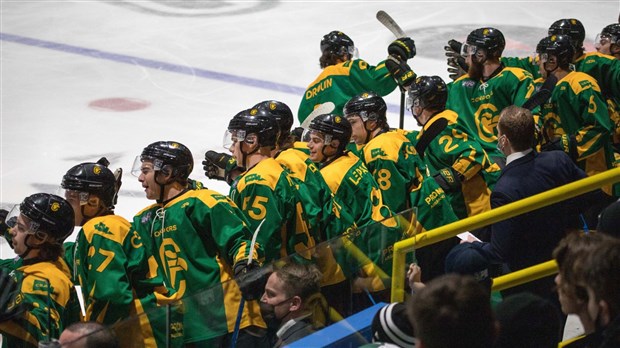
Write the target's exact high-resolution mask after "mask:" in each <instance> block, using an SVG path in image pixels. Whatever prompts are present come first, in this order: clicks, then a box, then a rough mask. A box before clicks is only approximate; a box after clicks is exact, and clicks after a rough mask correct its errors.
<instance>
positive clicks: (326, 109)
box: [301, 102, 342, 129]
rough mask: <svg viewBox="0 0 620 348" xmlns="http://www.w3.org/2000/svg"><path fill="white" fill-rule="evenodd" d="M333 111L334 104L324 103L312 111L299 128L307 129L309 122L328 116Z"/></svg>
mask: <svg viewBox="0 0 620 348" xmlns="http://www.w3.org/2000/svg"><path fill="white" fill-rule="evenodd" d="M334 110H336V104H334V103H333V102H325V103H323V104H319V105H317V106H316V107H315V108H314V110H312V112H311V113H310V115H308V117H306V119H305V120H304V121H303V122H302V123H301V128H303V129H308V126H310V122H312V120H314V119H315V118H316V117H317V116H319V115H323V114H329V113H331V112H332V111H334ZM341 111H342V110H341Z"/></svg>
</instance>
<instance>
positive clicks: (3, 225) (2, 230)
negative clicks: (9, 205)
mask: <svg viewBox="0 0 620 348" xmlns="http://www.w3.org/2000/svg"><path fill="white" fill-rule="evenodd" d="M8 214H9V212H8V211H7V210H6V209H0V235H2V236H3V237H4V238H5V239H6V241H7V242H8V243H9V246H10V247H11V249H13V238H12V237H11V234H10V233H9V230H10V229H11V228H10V227H9V225H8V224H7V221H6V216H7V215H8Z"/></svg>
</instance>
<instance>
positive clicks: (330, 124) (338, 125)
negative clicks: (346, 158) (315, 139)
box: [308, 114, 352, 152]
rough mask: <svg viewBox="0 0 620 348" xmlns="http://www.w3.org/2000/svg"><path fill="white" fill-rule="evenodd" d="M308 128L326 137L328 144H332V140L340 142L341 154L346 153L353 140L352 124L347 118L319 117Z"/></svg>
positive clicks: (326, 115)
mask: <svg viewBox="0 0 620 348" xmlns="http://www.w3.org/2000/svg"><path fill="white" fill-rule="evenodd" d="M308 128H309V130H310V131H316V132H321V133H323V134H324V135H325V143H326V144H330V143H331V142H332V140H339V141H340V144H339V146H338V151H339V152H342V151H344V149H345V148H346V146H347V144H348V143H349V141H350V139H351V133H352V130H351V124H350V123H349V121H348V120H347V119H346V118H344V117H342V116H340V115H334V114H323V115H318V116H317V117H315V118H314V119H313V120H312V121H311V122H310V126H308Z"/></svg>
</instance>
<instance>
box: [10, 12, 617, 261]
mask: <svg viewBox="0 0 620 348" xmlns="http://www.w3.org/2000/svg"><path fill="white" fill-rule="evenodd" d="M0 4H1V5H0V6H1V8H0V45H1V61H0V63H1V67H0V75H1V80H0V84H1V85H0V89H1V93H2V97H1V102H0V129H1V130H0V147H1V148H0V207H2V208H5V209H8V208H10V207H11V206H12V205H13V204H15V203H19V202H21V200H22V199H23V198H24V197H25V196H27V195H30V194H33V193H36V192H50V193H55V192H56V190H57V187H58V186H59V183H60V180H61V178H62V175H63V174H64V173H65V172H66V171H67V169H69V168H70V167H72V166H73V165H75V164H78V163H80V162H84V161H96V160H97V159H99V157H101V156H106V157H107V158H108V159H109V160H110V162H111V166H110V167H111V169H112V170H114V169H115V168H117V167H122V168H123V169H124V176H123V186H122V189H121V192H120V197H119V203H118V205H117V209H116V211H117V214H119V215H122V216H124V217H126V218H127V219H131V218H132V216H133V215H134V214H135V213H136V212H137V211H139V210H140V209H141V208H142V207H144V206H146V205H147V204H149V203H150V202H149V201H147V200H146V198H145V196H144V192H143V190H142V188H141V186H140V184H139V183H138V181H137V179H136V178H135V177H134V176H132V175H131V174H130V171H131V166H132V164H133V161H134V159H135V157H136V155H139V154H140V152H141V150H142V148H143V147H145V146H146V145H148V144H150V143H152V142H154V141H158V140H176V141H178V142H181V143H183V144H185V145H187V146H188V147H189V148H190V149H191V150H192V152H193V154H194V161H195V166H194V171H193V173H192V177H193V178H194V179H197V180H201V181H203V183H204V184H205V185H206V186H208V187H209V188H212V189H215V190H217V191H220V192H223V193H228V186H227V185H226V184H225V183H222V182H217V181H212V180H209V179H207V178H206V177H205V176H204V173H203V171H202V165H201V164H200V163H201V161H202V158H203V154H204V152H205V151H206V150H210V149H213V150H216V151H225V149H224V148H222V136H223V133H224V130H225V129H226V126H227V125H228V121H229V120H230V118H231V117H232V116H233V115H234V114H236V113H237V112H238V111H240V110H243V109H246V108H248V107H250V106H252V105H254V104H255V103H257V102H259V101H262V100H265V99H276V100H280V101H283V102H285V103H287V104H288V105H289V106H290V107H291V109H293V111H294V112H296V110H297V108H298V106H299V102H300V100H301V98H302V96H303V92H304V90H305V87H306V86H307V85H308V84H309V83H310V82H311V81H313V80H314V79H315V77H316V76H317V75H318V74H319V72H320V68H319V65H318V57H319V55H320V50H319V42H320V40H321V38H322V36H323V35H324V34H326V33H328V32H329V31H331V30H341V31H343V32H345V33H346V34H348V35H349V36H350V37H351V38H352V39H353V40H354V42H355V44H356V46H357V47H358V49H359V52H360V58H363V59H365V60H367V61H368V62H369V63H370V64H372V65H375V64H377V63H378V62H379V61H381V60H383V59H384V58H385V57H386V54H387V51H386V48H387V45H388V44H389V43H390V42H391V41H392V40H393V39H394V37H393V35H392V34H391V33H390V32H389V31H388V30H387V29H386V28H385V27H383V26H382V25H381V24H380V23H379V22H378V21H377V20H376V19H375V14H376V13H377V11H378V10H384V11H386V12H388V13H389V14H391V15H392V17H394V19H395V20H396V21H397V22H398V23H399V24H400V26H401V27H402V28H403V29H404V30H405V31H406V32H407V33H408V34H409V35H410V36H411V37H412V38H413V39H414V40H415V41H416V45H417V51H418V55H417V56H416V57H415V58H414V59H413V60H410V65H411V66H412V67H413V69H414V71H415V72H416V73H417V74H418V75H440V76H441V77H443V78H444V79H447V78H448V76H447V72H446V65H445V59H444V56H443V48H442V47H443V46H444V44H445V43H446V42H447V40H448V39H451V38H456V39H459V40H463V39H464V38H465V37H466V36H467V34H468V33H469V32H470V31H471V30H473V29H475V28H478V27H482V26H492V27H496V28H498V29H500V30H502V32H503V33H504V35H505V37H506V39H507V47H506V51H505V54H504V55H506V56H526V55H529V54H531V53H532V52H533V51H534V46H535V44H536V43H537V42H538V40H539V39H541V38H542V37H544V36H546V31H547V28H548V27H549V25H550V24H551V23H552V22H554V21H555V20H557V19H560V18H568V17H575V18H578V19H580V20H581V21H582V22H583V24H584V25H585V28H586V36H587V37H586V48H587V49H588V50H591V49H593V39H594V37H595V36H596V34H597V33H598V32H600V30H601V29H602V28H603V27H604V26H605V25H607V24H610V23H613V22H615V21H617V20H618V13H619V11H620V2H619V1H618V0H611V1H262V2H255V1H207V0H202V1H199V0H195V1H189V0H185V1H181V0H176V1H175V0H160V1H156V0H152V1H148V0H143V1H120V0H117V1H114V0H109V1H104V0H101V1H87V0H85V1H46V0H39V1H28V0H13V1H11V0H2V1H1V2H0ZM386 100H387V101H388V104H389V107H390V109H389V110H390V111H389V120H390V124H391V125H392V126H397V125H398V108H399V93H398V92H394V93H392V94H391V95H389V96H388V97H386ZM415 127H416V125H415V121H414V120H413V118H412V117H411V116H410V115H409V114H408V113H407V117H406V122H405V128H407V129H412V128H415ZM72 238H74V236H73V237H72ZM0 239H1V238H0ZM0 246H1V247H2V249H1V251H0V258H8V257H12V256H13V253H12V252H11V250H10V249H8V247H7V245H6V243H4V241H3V240H2V242H0Z"/></svg>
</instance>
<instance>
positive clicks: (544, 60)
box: [538, 53, 549, 63]
mask: <svg viewBox="0 0 620 348" xmlns="http://www.w3.org/2000/svg"><path fill="white" fill-rule="evenodd" d="M538 59H539V61H540V62H541V63H547V62H548V61H549V54H548V53H540V54H539V55H538Z"/></svg>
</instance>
